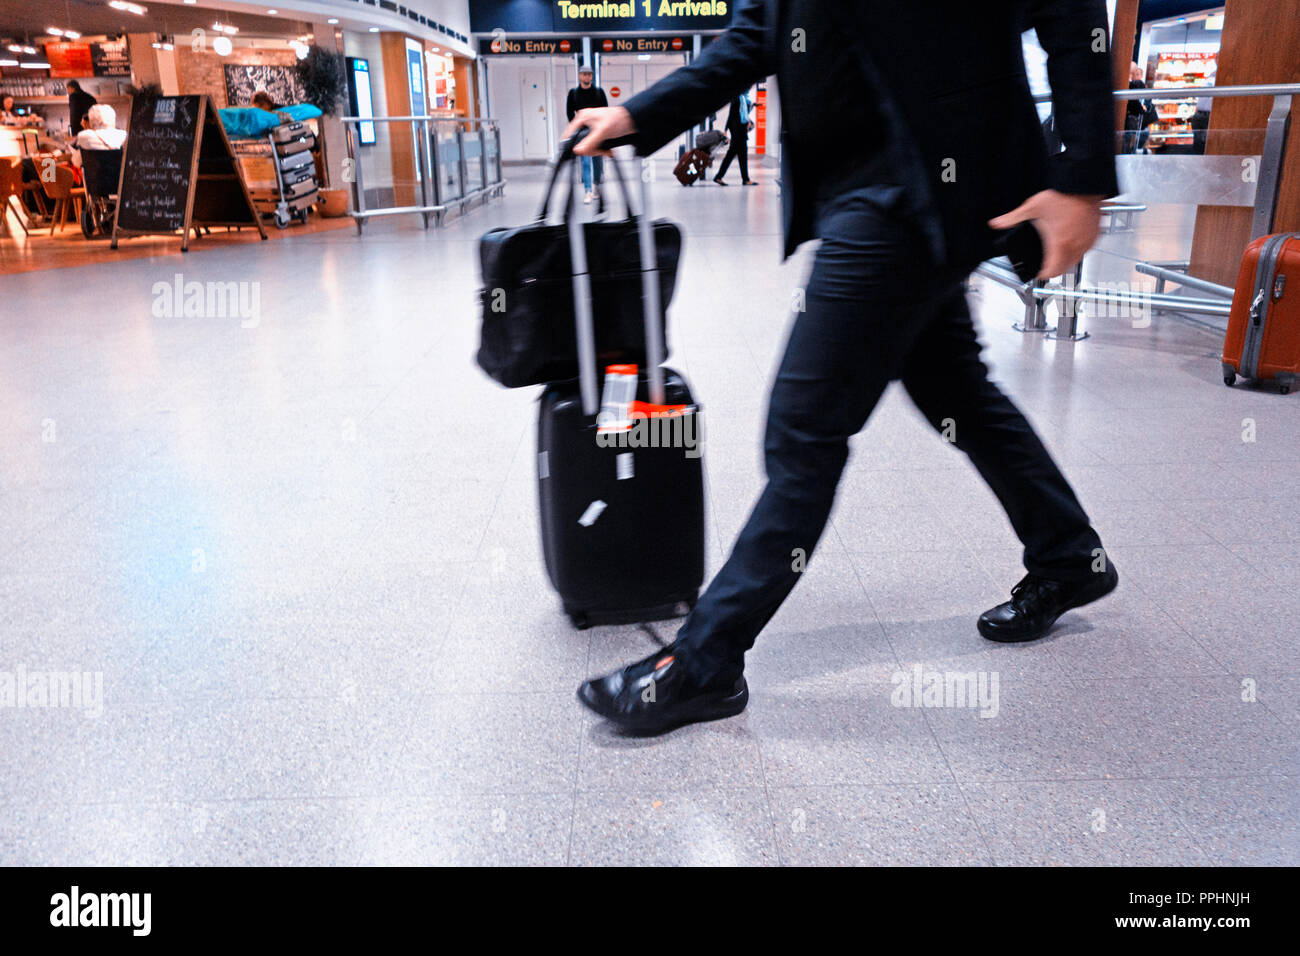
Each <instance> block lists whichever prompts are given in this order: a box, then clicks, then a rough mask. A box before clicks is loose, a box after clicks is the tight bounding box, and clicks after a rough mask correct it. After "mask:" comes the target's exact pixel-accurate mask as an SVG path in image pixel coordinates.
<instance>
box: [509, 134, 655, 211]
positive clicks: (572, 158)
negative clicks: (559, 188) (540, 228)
mask: <svg viewBox="0 0 1300 956" xmlns="http://www.w3.org/2000/svg"><path fill="white" fill-rule="evenodd" d="M586 136H587V128H586V127H585V126H584V127H582V128H581V129H579V130H578V131H577V132H576V133H574V134H573V136H571V137H570V138H569V139H566V140H564V141H563V142H561V143H560V152H559V155H558V156H556V157H555V164H554V165H553V166H552V167H551V178H550V180H549V181H548V182H547V184H546V191H545V192H544V193H543V194H542V204H541V206H539V207H538V209H537V215H536V217H534V221H535V222H545V221H546V219H547V217H548V216H550V214H551V197H552V196H554V195H555V185H556V183H557V182H558V181H559V178H560V171H561V170H562V169H564V167H565V165H566V164H568V163H573V164H574V166H575V167H576V166H577V159H578V157H577V156H576V155H575V154H574V152H573V147H575V146H577V145H578V144H579V143H580V142H582V141H583V139H585V138H586ZM622 139H627V137H622ZM622 139H616V140H607V141H606V144H605V145H609V144H611V143H612V144H613V145H621V143H622ZM610 161H611V162H612V163H614V165H615V167H616V168H615V172H618V170H617V161H616V160H614V158H613V157H612V156H611V157H610ZM617 178H618V185H619V189H621V190H622V192H623V202H624V203H625V204H626V205H627V218H628V219H633V218H635V215H636V214H635V213H634V212H633V211H632V197H631V196H630V195H629V194H628V191H627V183H625V182H624V181H623V176H622V175H621V173H620V174H619V175H618V177H617ZM570 188H575V186H574V185H573V184H571V186H570ZM568 209H569V205H568V203H565V210H566V215H567V211H568ZM600 209H601V211H602V212H603V211H604V209H605V200H604V197H603V196H602V197H601V201H600Z"/></svg>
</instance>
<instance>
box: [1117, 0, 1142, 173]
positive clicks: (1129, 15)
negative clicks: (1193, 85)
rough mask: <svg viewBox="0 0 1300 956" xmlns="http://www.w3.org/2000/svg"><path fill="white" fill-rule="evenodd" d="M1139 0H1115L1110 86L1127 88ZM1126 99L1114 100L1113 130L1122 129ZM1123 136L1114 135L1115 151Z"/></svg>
mask: <svg viewBox="0 0 1300 956" xmlns="http://www.w3.org/2000/svg"><path fill="white" fill-rule="evenodd" d="M1138 4H1139V0H1117V2H1116V3H1115V23H1114V25H1113V26H1112V27H1111V30H1110V88H1111V89H1112V90H1127V89H1128V71H1129V67H1130V66H1131V65H1132V63H1133V44H1134V42H1136V40H1137V22H1138ZM1127 108H1128V100H1116V101H1115V132H1116V133H1122V132H1123V130H1124V113H1125V111H1126V110H1127ZM1123 142H1124V137H1123V136H1116V137H1115V152H1117V153H1118V152H1119V151H1120V147H1121V146H1122V145H1123Z"/></svg>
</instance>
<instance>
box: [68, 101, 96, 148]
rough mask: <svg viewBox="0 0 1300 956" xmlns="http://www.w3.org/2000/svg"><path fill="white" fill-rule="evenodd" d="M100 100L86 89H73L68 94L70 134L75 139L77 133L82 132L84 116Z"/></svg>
mask: <svg viewBox="0 0 1300 956" xmlns="http://www.w3.org/2000/svg"><path fill="white" fill-rule="evenodd" d="M98 102H99V100H97V99H95V98H94V97H93V96H91V95H90V94H89V93H87V92H86V91H85V90H73V91H72V92H71V93H69V94H68V125H69V127H70V130H69V132H68V135H69V136H72V137H73V138H74V139H75V138H76V136H77V134H78V133H80V132H81V120H82V117H84V116H85V115H86V114H87V113H89V112H90V108H91V107H92V106H94V105H95V104H96V103H98Z"/></svg>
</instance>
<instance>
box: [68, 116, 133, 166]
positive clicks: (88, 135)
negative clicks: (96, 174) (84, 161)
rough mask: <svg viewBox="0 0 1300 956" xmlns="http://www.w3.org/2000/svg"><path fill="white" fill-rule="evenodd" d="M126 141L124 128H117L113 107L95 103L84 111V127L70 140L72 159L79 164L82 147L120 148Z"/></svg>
mask: <svg viewBox="0 0 1300 956" xmlns="http://www.w3.org/2000/svg"><path fill="white" fill-rule="evenodd" d="M125 143H126V130H124V129H118V128H117V113H116V111H114V109H113V107H111V106H108V105H106V104H104V103H96V104H95V105H94V106H92V107H91V108H90V111H89V112H88V113H86V128H85V129H83V130H82V131H81V132H80V133H78V134H77V138H76V139H74V140H73V141H72V145H73V148H74V152H73V161H74V162H75V163H76V165H78V166H80V165H81V150H83V149H121V148H122V146H123V144H125Z"/></svg>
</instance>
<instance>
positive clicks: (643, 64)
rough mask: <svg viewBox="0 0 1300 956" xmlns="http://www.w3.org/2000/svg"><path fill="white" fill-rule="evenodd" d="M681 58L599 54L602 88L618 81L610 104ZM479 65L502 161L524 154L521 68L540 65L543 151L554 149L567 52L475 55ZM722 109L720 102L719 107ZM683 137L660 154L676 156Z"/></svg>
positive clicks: (569, 61) (569, 80) (568, 70)
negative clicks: (546, 138)
mask: <svg viewBox="0 0 1300 956" xmlns="http://www.w3.org/2000/svg"><path fill="white" fill-rule="evenodd" d="M684 62H685V57H680V56H672V57H667V56H656V57H655V58H654V59H653V60H638V59H637V58H636V57H635V56H625V57H614V56H609V57H604V58H603V59H602V62H601V71H602V73H601V85H602V86H603V87H604V89H605V91H606V93H608V92H609V91H610V89H611V87H613V86H618V87H619V89H620V91H621V96H620V97H619V98H618V99H613V98H611V100H610V102H611V104H615V105H617V104H618V103H622V102H626V101H627V100H629V99H631V98H632V97H633V96H635V95H636V94H637V93H640V92H641V91H642V90H644V89H646V88H648V87H649V86H650V85H652V84H653V83H654V82H655V81H657V80H659V79H660V78H661V77H664V76H667V75H668V74H669V73H671V72H672V71H673V70H675V69H677V68H678V67H679V66H681V65H682V64H683V63H684ZM479 66H480V69H482V68H483V67H484V66H486V68H487V69H486V72H487V95H488V106H487V111H488V113H489V114H490V115H491V116H493V117H494V118H495V119H497V120H499V121H500V123H501V156H502V159H504V160H505V161H507V162H518V161H520V160H523V159H525V158H529V159H532V158H536V157H525V156H524V140H523V122H524V118H523V113H522V104H521V102H520V81H521V73H522V71H523V70H525V69H537V68H543V69H544V70H545V72H546V76H547V83H548V88H547V96H546V103H547V105H548V111H549V114H550V115H549V120H550V131H551V132H550V142H549V144H548V145H549V149H548V153H550V154H554V152H555V149H556V148H557V146H558V144H559V140H560V135H561V134H562V133H563V132H564V127H565V126H566V125H567V124H568V117H567V116H565V113H564V106H565V99H566V98H567V96H568V93H569V90H570V88H572V87H573V86H576V85H577V74H576V71H575V69H574V62H573V57H572V56H556V57H543V56H503V57H492V56H489V57H483V58H482V59H481V60H480V61H479ZM724 109H725V107H724ZM725 120H726V117H725V115H722V114H720V115H719V116H718V122H719V123H722V122H724V121H725ZM685 141H686V139H685V137H684V136H683V137H680V138H679V139H678V140H676V141H675V142H673V143H672V144H670V145H669V146H667V147H665V148H664V152H663V153H662V155H663V156H669V155H672V156H674V157H675V156H676V154H677V147H678V145H680V144H683V143H685Z"/></svg>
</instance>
